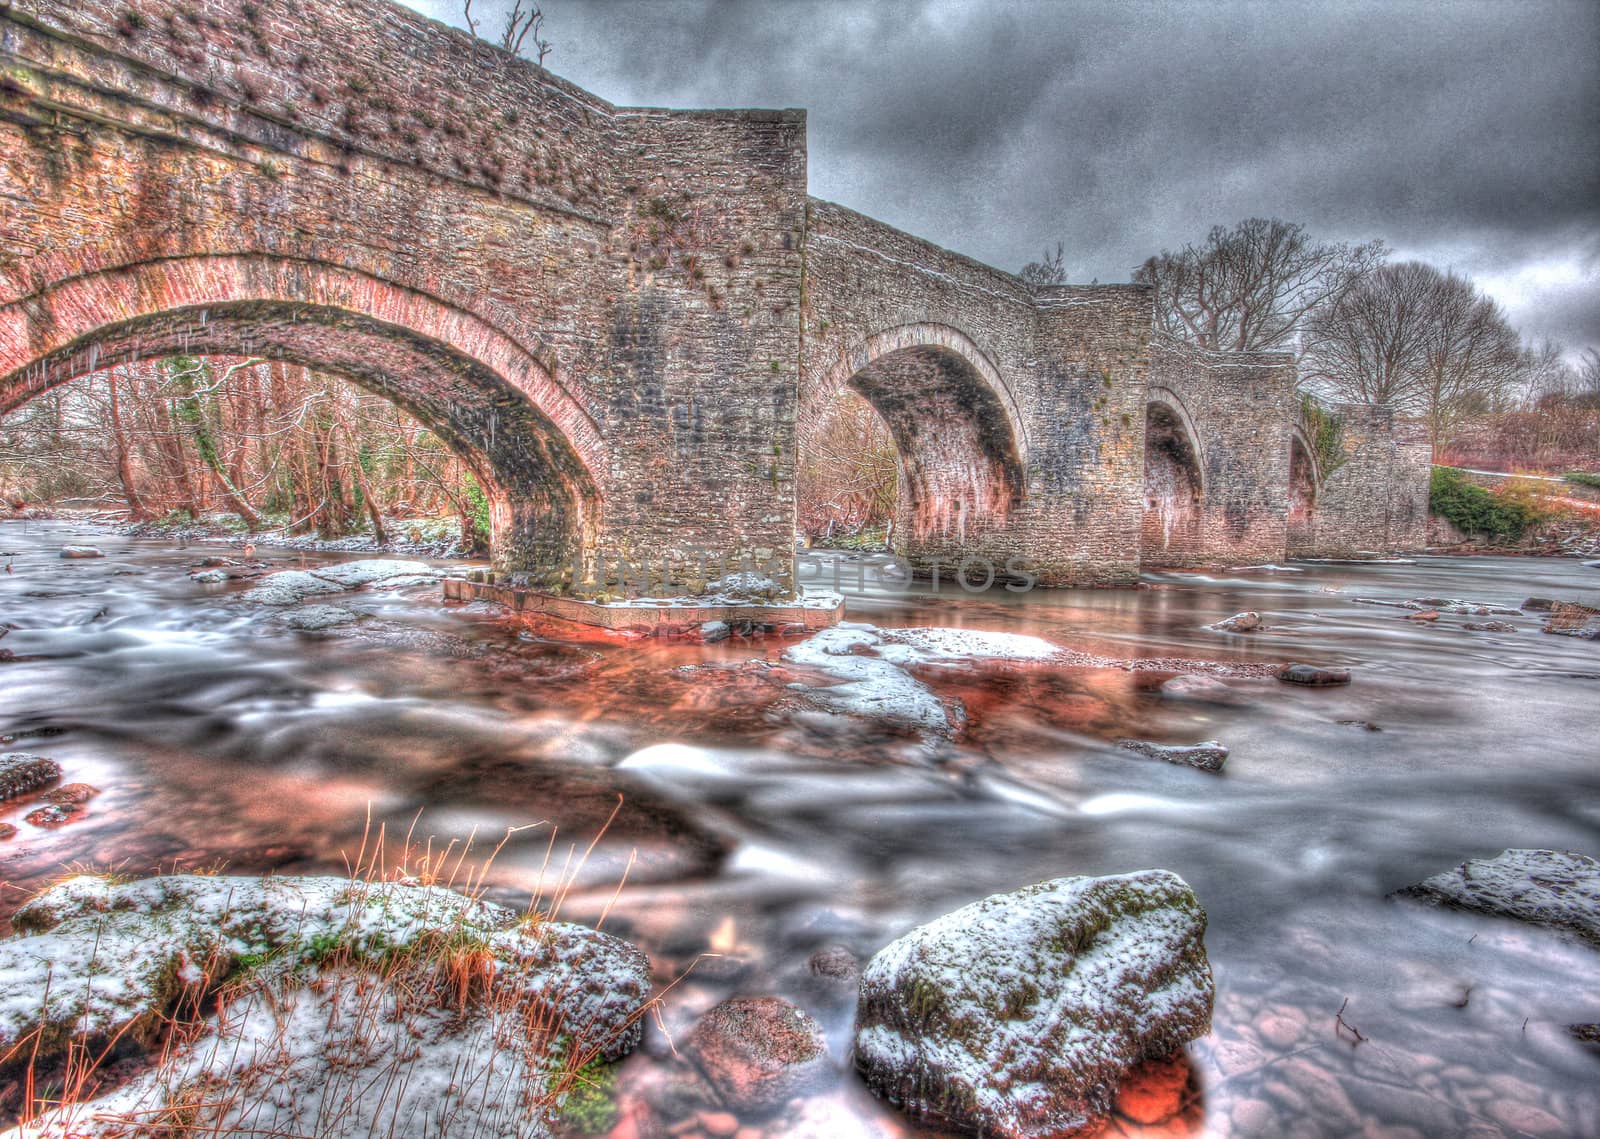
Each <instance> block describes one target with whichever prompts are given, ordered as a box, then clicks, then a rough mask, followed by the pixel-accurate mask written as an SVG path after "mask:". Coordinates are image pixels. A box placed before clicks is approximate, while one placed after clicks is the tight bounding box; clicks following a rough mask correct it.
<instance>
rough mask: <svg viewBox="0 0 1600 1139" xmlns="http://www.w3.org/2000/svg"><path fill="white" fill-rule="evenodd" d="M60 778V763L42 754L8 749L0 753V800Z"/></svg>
mask: <svg viewBox="0 0 1600 1139" xmlns="http://www.w3.org/2000/svg"><path fill="white" fill-rule="evenodd" d="M60 778H61V765H60V764H58V763H56V761H55V760H53V759H46V758H45V757H44V756H42V755H28V754H27V753H26V752H20V751H10V752H6V753H5V754H4V755H0V800H4V799H15V798H16V797H17V796H19V795H26V794H28V793H29V792H30V791H37V790H38V789H39V788H41V787H43V786H45V785H46V784H48V783H54V782H55V781H56V780H57V779H60Z"/></svg>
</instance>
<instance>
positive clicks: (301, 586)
mask: <svg viewBox="0 0 1600 1139" xmlns="http://www.w3.org/2000/svg"><path fill="white" fill-rule="evenodd" d="M343 592H345V587H344V586H342V585H338V584H336V583H334V582H331V581H324V580H323V579H322V578H320V577H317V576H316V575H314V574H309V573H306V572H305V571H304V570H279V571H278V572H277V573H270V574H268V575H267V576H266V577H264V578H262V579H261V580H260V582H258V583H257V584H256V585H254V586H252V587H251V588H250V591H249V592H248V593H246V594H245V596H246V597H248V598H249V599H250V600H251V601H254V602H257V603H259V604H261V605H298V604H300V602H302V601H304V600H305V599H306V598H308V597H316V596H319V595H325V594H329V593H343Z"/></svg>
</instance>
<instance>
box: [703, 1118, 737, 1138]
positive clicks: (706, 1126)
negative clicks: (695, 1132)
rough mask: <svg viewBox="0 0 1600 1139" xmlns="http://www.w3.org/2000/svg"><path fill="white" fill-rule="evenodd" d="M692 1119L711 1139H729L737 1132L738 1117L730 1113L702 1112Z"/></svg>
mask: <svg viewBox="0 0 1600 1139" xmlns="http://www.w3.org/2000/svg"><path fill="white" fill-rule="evenodd" d="M694 1118H695V1122H696V1123H698V1124H699V1125H700V1129H701V1130H702V1131H704V1132H705V1133H706V1134H707V1135H710V1136H711V1137H712V1139H731V1137H732V1136H733V1135H735V1134H737V1133H738V1131H739V1117H738V1116H736V1115H734V1114H733V1113H732V1112H731V1111H702V1112H700V1113H699V1114H697V1115H696V1116H695V1117H694Z"/></svg>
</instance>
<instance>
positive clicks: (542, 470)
mask: <svg viewBox="0 0 1600 1139" xmlns="http://www.w3.org/2000/svg"><path fill="white" fill-rule="evenodd" d="M174 354H184V355H212V356H215V355H222V356H260V357H263V358H266V359H269V360H282V361H284V362H286V363H290V364H296V365H301V366H304V367H308V368H312V369H313V370H316V371H319V372H324V373H328V374H331V375H335V376H338V377H340V378H343V379H347V380H350V381H351V382H353V383H356V384H358V385H360V386H361V387H363V388H366V389H367V390H369V391H373V392H375V393H377V394H379V395H382V396H384V397H386V398H388V399H390V400H392V401H393V402H395V403H396V404H398V405H399V406H400V407H402V408H403V409H405V410H406V411H408V412H409V413H411V414H412V415H414V416H416V417H417V418H418V419H419V420H421V421H422V422H423V423H424V424H426V425H427V426H428V427H429V428H430V429H432V430H433V431H434V432H435V433H436V434H437V435H439V437H440V438H441V439H442V440H443V441H444V442H445V444H446V445H447V446H449V447H451V449H452V450H454V451H455V452H456V453H457V454H459V455H460V456H461V457H462V459H463V460H464V461H465V462H466V463H467V465H468V467H469V468H470V469H471V470H472V471H473V472H474V474H475V475H476V476H477V477H478V479H479V481H480V482H481V483H482V484H483V485H484V488H485V491H486V493H487V495H488V497H489V499H490V502H491V508H492V509H491V516H492V530H493V536H492V544H493V549H494V556H495V561H496V564H497V565H499V566H501V567H503V568H506V569H512V570H520V571H524V572H527V573H528V574H530V576H532V577H534V578H536V579H539V580H542V581H546V582H556V581H560V580H563V579H564V578H566V577H568V576H570V572H571V570H572V567H573V566H574V565H579V566H585V565H586V559H587V558H588V557H589V555H590V553H591V551H592V549H593V545H594V541H595V537H596V534H597V532H598V529H599V526H600V523H601V513H602V505H603V503H602V496H601V492H600V489H599V483H598V480H597V478H596V474H595V471H596V467H597V465H598V464H599V463H600V462H601V461H602V460H603V458H604V452H603V448H602V446H601V440H600V436H599V433H598V431H597V429H596V426H595V424H594V422H593V420H592V419H590V418H589V417H588V415H587V414H586V413H585V412H584V411H583V409H582V408H581V407H580V406H578V404H577V403H576V401H575V400H573V399H572V398H571V396H570V395H568V394H567V393H566V391H565V390H564V389H563V388H562V386H561V385H560V384H559V383H558V382H557V381H556V379H555V378H554V377H553V376H552V375H551V374H550V371H549V369H548V368H546V367H545V366H544V365H543V364H541V362H540V361H539V360H537V359H536V358H535V357H533V356H532V355H531V354H530V353H528V352H527V351H526V350H524V349H523V348H521V347H520V346H519V345H517V344H516V343H515V342H514V341H512V340H511V339H510V338H509V337H507V336H506V335H505V334H504V333H502V332H500V331H499V330H497V329H495V328H493V327H492V326H490V325H488V324H487V323H486V322H484V321H482V320H481V319H479V318H477V317H474V316H472V315H471V314H468V313H464V312H462V311H461V310H459V309H455V308H452V307H450V306H448V305H445V304H443V303H442V302H440V301H438V300H437V299H435V298H432V297H429V296H427V295H425V294H422V293H418V292H416V291H414V290H409V289H404V288H400V287H398V286H395V285H393V284H390V283H387V282H383V281H379V280H377V279H375V278H371V277H368V276H365V275H362V274H359V273H355V272H353V271H350V270H347V269H343V268H340V267H338V266H332V265H327V264H322V263H317V262H311V261H303V260H293V259H284V258H271V257H263V256H219V257H187V258H169V259H164V260H159V261H153V262H143V263H139V264H134V265H127V266H123V267H121V268H117V269H112V270H104V271H99V272H89V273H80V274H76V275H72V276H69V277H67V278H65V279H63V280H61V281H58V282H54V283H52V284H50V285H48V286H46V287H44V288H41V289H39V290H38V291H37V292H34V293H33V294H31V295H30V296H28V297H25V298H23V299H21V300H19V301H15V302H13V303H11V304H8V305H4V306H0V414H4V413H5V412H8V411H10V410H12V409H13V408H15V407H17V406H19V405H21V404H22V403H24V402H26V401H27V400H29V399H32V398H34V397H35V396H37V395H40V394H42V393H43V392H45V391H47V390H49V389H51V388H54V387H57V386H59V385H61V384H64V383H67V382H69V381H71V380H73V379H76V378H78V377H79V376H82V375H86V374H88V373H90V372H94V371H97V370H99V369H102V368H106V367H110V366H112V365H115V364H119V363H127V362H131V361H136V360H147V359H153V358H159V357H162V356H169V355H174Z"/></svg>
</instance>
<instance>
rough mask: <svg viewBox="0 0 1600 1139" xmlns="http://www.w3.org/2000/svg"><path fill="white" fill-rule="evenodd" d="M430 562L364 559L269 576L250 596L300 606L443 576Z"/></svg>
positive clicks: (265, 601)
mask: <svg viewBox="0 0 1600 1139" xmlns="http://www.w3.org/2000/svg"><path fill="white" fill-rule="evenodd" d="M443 576H444V575H443V573H441V572H440V571H438V570H435V569H434V568H433V567H432V566H430V565H428V564H427V563H426V562H405V561H394V560H390V559H388V558H364V559H362V560H361V561H355V562H345V563H343V564H342V565H336V566H321V567H319V568H317V569H314V570H280V571H279V572H277V573H273V574H268V575H267V576H266V577H264V578H262V579H261V581H260V582H259V583H258V584H257V585H256V586H255V587H254V588H253V589H251V590H250V592H249V593H248V594H247V595H246V596H248V597H249V598H250V600H252V601H255V602H257V603H259V604H261V605H298V604H299V603H300V602H302V601H304V600H305V599H306V598H308V597H318V596H326V595H327V594H330V593H346V592H348V591H350V590H353V589H360V588H361V587H362V586H364V585H401V584H412V583H414V582H417V581H432V580H434V579H436V578H439V577H443Z"/></svg>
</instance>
